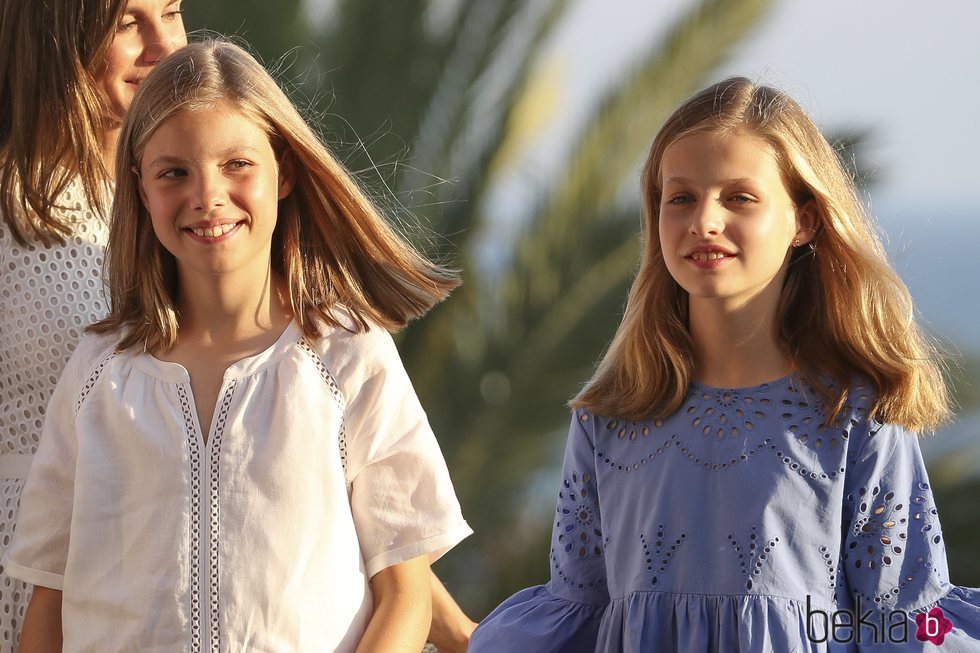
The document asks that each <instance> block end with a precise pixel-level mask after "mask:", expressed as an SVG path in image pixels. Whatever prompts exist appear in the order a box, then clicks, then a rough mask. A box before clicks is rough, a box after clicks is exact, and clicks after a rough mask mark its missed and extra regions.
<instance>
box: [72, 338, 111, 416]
mask: <svg viewBox="0 0 980 653" xmlns="http://www.w3.org/2000/svg"><path fill="white" fill-rule="evenodd" d="M115 357H116V351H115V350H113V351H110V352H109V353H108V354H106V355H105V356H103V357H102V360H100V361H99V364H98V365H96V366H95V369H94V370H92V373H91V374H89V376H88V378H87V379H85V383H84V384H83V385H82V389H81V391H80V392H79V393H78V399H77V400H76V401H75V412H76V413H77V412H78V411H79V410H81V408H82V403H83V402H84V401H85V399H86V398H87V397H88V395H89V393H90V392H92V388H94V387H95V384H96V383H97V382H98V380H99V377H101V376H102V371H103V370H104V369H105V367H106V365H108V364H109V363H110V362H111V361H112V359H113V358H115Z"/></svg>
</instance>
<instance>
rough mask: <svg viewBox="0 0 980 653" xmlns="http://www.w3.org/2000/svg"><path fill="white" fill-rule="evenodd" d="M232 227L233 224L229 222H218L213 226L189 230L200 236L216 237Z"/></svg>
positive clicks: (233, 226)
mask: <svg viewBox="0 0 980 653" xmlns="http://www.w3.org/2000/svg"><path fill="white" fill-rule="evenodd" d="M234 228H235V224H234V223H229V224H219V225H217V226H215V227H205V228H204V229H191V231H193V232H194V233H195V234H196V235H197V236H199V237H201V238H217V237H218V236H223V235H225V234H226V233H228V232H229V231H231V230H232V229H234Z"/></svg>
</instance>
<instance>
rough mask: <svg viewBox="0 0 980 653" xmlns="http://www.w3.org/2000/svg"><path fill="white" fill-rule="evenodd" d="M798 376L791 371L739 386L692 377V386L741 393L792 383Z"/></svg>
mask: <svg viewBox="0 0 980 653" xmlns="http://www.w3.org/2000/svg"><path fill="white" fill-rule="evenodd" d="M797 376H798V374H797V372H790V373H789V374H785V375H783V376H781V377H779V378H777V379H773V380H772V381H765V382H763V383H757V384H755V385H746V386H737V387H733V388H730V387H720V386H714V385H708V384H706V383H701V382H700V381H697V380H695V379H691V387H692V388H697V389H699V390H704V391H706V392H739V393H750V392H753V391H759V390H763V389H768V388H772V387H774V386H783V385H791V384H792V383H793V380H794V379H796V378H797Z"/></svg>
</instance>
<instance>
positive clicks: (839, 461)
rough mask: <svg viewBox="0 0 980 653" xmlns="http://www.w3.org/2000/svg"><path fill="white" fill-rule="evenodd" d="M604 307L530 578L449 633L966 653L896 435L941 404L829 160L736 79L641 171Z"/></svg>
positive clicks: (487, 648) (936, 378)
mask: <svg viewBox="0 0 980 653" xmlns="http://www.w3.org/2000/svg"><path fill="white" fill-rule="evenodd" d="M642 179H643V192H644V203H645V208H646V236H645V242H644V253H643V260H642V263H641V266H640V271H639V274H638V276H637V279H636V281H635V282H634V284H633V288H632V290H631V292H630V296H629V300H628V302H627V306H626V311H625V315H624V318H623V322H622V324H621V325H620V327H619V330H618V332H617V333H616V336H615V337H614V339H613V341H612V343H611V345H610V346H609V350H608V351H607V352H606V354H605V357H604V358H603V360H602V361H601V363H600V364H599V366H598V369H597V371H596V373H595V375H594V377H593V378H592V379H591V380H590V381H589V383H588V384H587V385H586V386H585V388H584V389H583V390H582V392H581V393H580V394H579V395H578V396H577V397H575V399H574V400H573V401H572V402H571V405H572V407H573V408H574V413H573V415H572V423H571V428H570V432H569V436H568V444H567V449H566V453H565V462H564V469H563V472H562V480H561V486H560V487H559V493H558V507H557V511H556V514H555V527H554V533H553V537H552V545H551V555H550V568H551V581H550V582H549V583H548V584H547V585H543V586H539V587H534V588H530V589H526V590H523V591H521V592H519V593H517V594H516V595H514V596H512V597H511V598H509V599H508V600H506V601H505V602H504V603H503V604H502V605H500V606H499V607H498V608H497V609H496V610H495V611H494V612H493V613H492V614H491V615H490V616H489V617H487V619H486V620H485V621H484V622H483V623H482V624H481V625H480V626H479V628H478V629H477V631H476V632H475V634H474V636H473V639H472V643H471V646H470V649H469V650H470V651H471V652H475V653H485V652H500V651H534V652H535V653H548V652H555V653H559V652H561V653H579V652H583V653H584V652H586V651H588V652H592V651H596V652H600V651H601V652H604V653H605V652H617V651H624V652H626V651H628V652H633V653H640V652H642V653H660V652H669V651H681V652H684V653H697V652H701V651H705V652H707V651H724V652H726V653H730V652H745V653H748V652H759V653H762V652H766V653H768V652H771V651H774V652H776V653H789V652H790V651H796V652H801V651H813V652H815V651H889V652H891V651H923V650H926V651H928V650H931V649H933V648H937V647H938V650H939V651H941V652H942V653H949V652H950V651H980V591H978V590H976V589H967V588H962V587H956V586H954V585H952V584H951V583H950V579H949V575H948V571H947V565H946V557H945V551H944V544H943V536H942V529H941V527H940V524H939V519H938V516H937V511H936V506H935V503H934V500H933V494H932V490H931V488H930V485H929V479H928V477H927V474H926V469H925V467H924V465H923V462H922V457H921V454H920V452H919V447H918V444H917V439H916V434H917V433H920V432H923V431H929V430H932V429H934V428H935V427H936V426H937V425H939V424H941V423H942V422H944V421H946V420H947V419H948V418H949V416H950V409H949V399H948V396H947V391H946V388H945V386H944V383H943V379H942V375H941V373H940V369H939V362H938V356H937V352H936V350H935V349H934V348H933V346H932V345H931V344H930V342H929V340H928V338H927V337H926V336H925V335H924V334H923V332H922V331H921V330H920V329H919V327H918V326H917V325H916V324H915V322H914V320H913V317H912V315H913V313H914V309H913V306H912V301H911V298H910V296H909V293H908V290H907V289H906V288H905V286H904V285H903V283H902V282H901V280H900V279H899V278H898V276H897V275H896V274H895V272H894V270H893V269H892V268H891V266H890V265H889V263H888V261H887V259H886V257H885V254H884V251H883V248H882V245H881V242H880V240H879V238H878V236H877V235H876V233H875V228H874V225H873V223H872V221H871V219H870V218H869V217H868V215H867V214H866V212H865V210H864V209H863V208H862V205H861V202H860V201H859V199H858V196H857V193H856V191H855V187H854V184H853V181H852V179H851V178H850V176H849V175H848V173H847V172H846V170H845V169H844V167H843V166H842V165H841V163H840V161H839V160H838V158H837V156H836V154H835V153H834V150H833V148H832V147H831V146H830V145H829V144H828V143H827V141H826V140H825V139H824V138H823V136H822V135H821V134H820V132H819V130H818V129H817V127H816V126H815V125H814V124H813V122H812V121H811V120H810V119H809V117H808V116H807V115H806V113H805V112H804V111H803V110H802V109H801V108H800V107H799V105H798V104H796V103H795V102H794V101H793V100H792V99H790V98H789V97H787V96H786V95H785V94H783V93H781V92H779V91H776V90H773V89H771V88H767V87H764V86H756V85H754V84H753V83H752V82H750V81H749V80H747V79H744V78H731V79H727V80H724V81H722V82H720V83H718V84H716V85H714V86H711V87H709V88H707V89H705V90H704V91H702V92H700V93H698V94H697V95H695V96H694V97H692V98H691V99H689V100H688V101H687V102H685V103H684V104H683V105H682V106H681V107H680V108H678V109H677V110H676V111H675V113H674V114H673V115H672V116H671V117H670V118H669V119H668V120H667V122H666V124H665V125H664V126H663V128H662V129H661V131H660V133H659V134H658V135H657V137H656V139H655V141H654V143H653V146H652V149H651V151H650V155H649V158H648V160H647V163H646V165H645V167H644V170H643V175H642Z"/></svg>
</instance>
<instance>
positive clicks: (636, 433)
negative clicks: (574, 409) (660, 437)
mask: <svg viewBox="0 0 980 653" xmlns="http://www.w3.org/2000/svg"><path fill="white" fill-rule="evenodd" d="M583 418H584V415H583ZM663 425H664V422H663V420H661V419H658V420H656V421H654V422H653V428H650V424H649V423H646V422H631V421H628V420H618V419H613V420H609V421H608V422H607V423H606V430H607V431H609V432H611V433H613V434H614V435H615V436H616V438H617V439H619V440H627V439H628V440H631V441H632V440H636V439H637V438H648V437H650V434H651V433H653V432H654V431H656V430H658V429H660V428H661V427H662V426H663Z"/></svg>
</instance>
